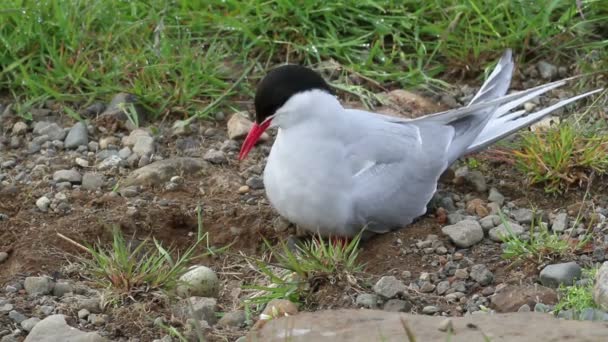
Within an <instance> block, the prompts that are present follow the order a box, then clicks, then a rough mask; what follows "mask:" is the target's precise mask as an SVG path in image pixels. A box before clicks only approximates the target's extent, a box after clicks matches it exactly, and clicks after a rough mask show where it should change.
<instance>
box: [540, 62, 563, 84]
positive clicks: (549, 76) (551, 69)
mask: <svg viewBox="0 0 608 342" xmlns="http://www.w3.org/2000/svg"><path fill="white" fill-rule="evenodd" d="M536 69H538V73H539V74H540V77H542V78H543V79H545V80H548V81H551V80H553V79H555V78H556V77H557V74H558V69H557V67H556V66H555V65H553V64H551V63H549V62H547V61H540V62H538V63H537V64H536Z"/></svg>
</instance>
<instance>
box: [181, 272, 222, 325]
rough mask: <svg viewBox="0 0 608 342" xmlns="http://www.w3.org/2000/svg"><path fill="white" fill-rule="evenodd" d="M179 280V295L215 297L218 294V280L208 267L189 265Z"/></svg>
mask: <svg viewBox="0 0 608 342" xmlns="http://www.w3.org/2000/svg"><path fill="white" fill-rule="evenodd" d="M179 280H180V281H181V284H180V285H179V286H178V287H177V294H178V295H179V296H180V297H187V296H198V297H217V296H218V294H219V288H220V281H219V279H218V278H217V275H216V274H215V272H213V270H212V269H210V268H209V267H206V266H194V267H191V268H190V270H189V271H188V272H186V273H184V274H183V275H182V276H181V277H180V278H179ZM209 323H211V322H209Z"/></svg>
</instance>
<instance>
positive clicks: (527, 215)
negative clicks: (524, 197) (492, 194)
mask: <svg viewBox="0 0 608 342" xmlns="http://www.w3.org/2000/svg"><path fill="white" fill-rule="evenodd" d="M511 217H512V218H513V219H514V220H515V221H517V222H518V223H522V224H529V223H531V222H532V220H533V219H534V212H532V210H530V209H527V208H521V209H516V210H513V211H512V212H511Z"/></svg>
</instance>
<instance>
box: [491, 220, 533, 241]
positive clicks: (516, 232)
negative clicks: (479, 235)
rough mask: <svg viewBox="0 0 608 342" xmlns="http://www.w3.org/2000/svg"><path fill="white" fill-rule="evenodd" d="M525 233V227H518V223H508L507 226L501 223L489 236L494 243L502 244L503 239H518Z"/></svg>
mask: <svg viewBox="0 0 608 342" xmlns="http://www.w3.org/2000/svg"><path fill="white" fill-rule="evenodd" d="M523 233H524V227H522V226H520V225H518V224H517V223H513V222H510V223H507V225H506V226H505V224H504V223H501V224H500V225H498V226H497V227H494V228H492V229H490V231H489V233H488V235H489V236H490V239H492V241H496V242H502V241H503V238H507V237H511V236H514V237H517V236H520V235H521V234H523Z"/></svg>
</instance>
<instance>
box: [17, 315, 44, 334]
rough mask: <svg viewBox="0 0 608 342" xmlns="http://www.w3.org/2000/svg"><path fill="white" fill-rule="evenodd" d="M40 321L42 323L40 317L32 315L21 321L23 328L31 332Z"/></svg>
mask: <svg viewBox="0 0 608 342" xmlns="http://www.w3.org/2000/svg"><path fill="white" fill-rule="evenodd" d="M38 323H40V318H38V317H32V318H28V319H26V320H24V321H23V322H21V327H22V328H23V330H25V331H27V332H30V331H32V329H34V327H35V326H36V324H38Z"/></svg>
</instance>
